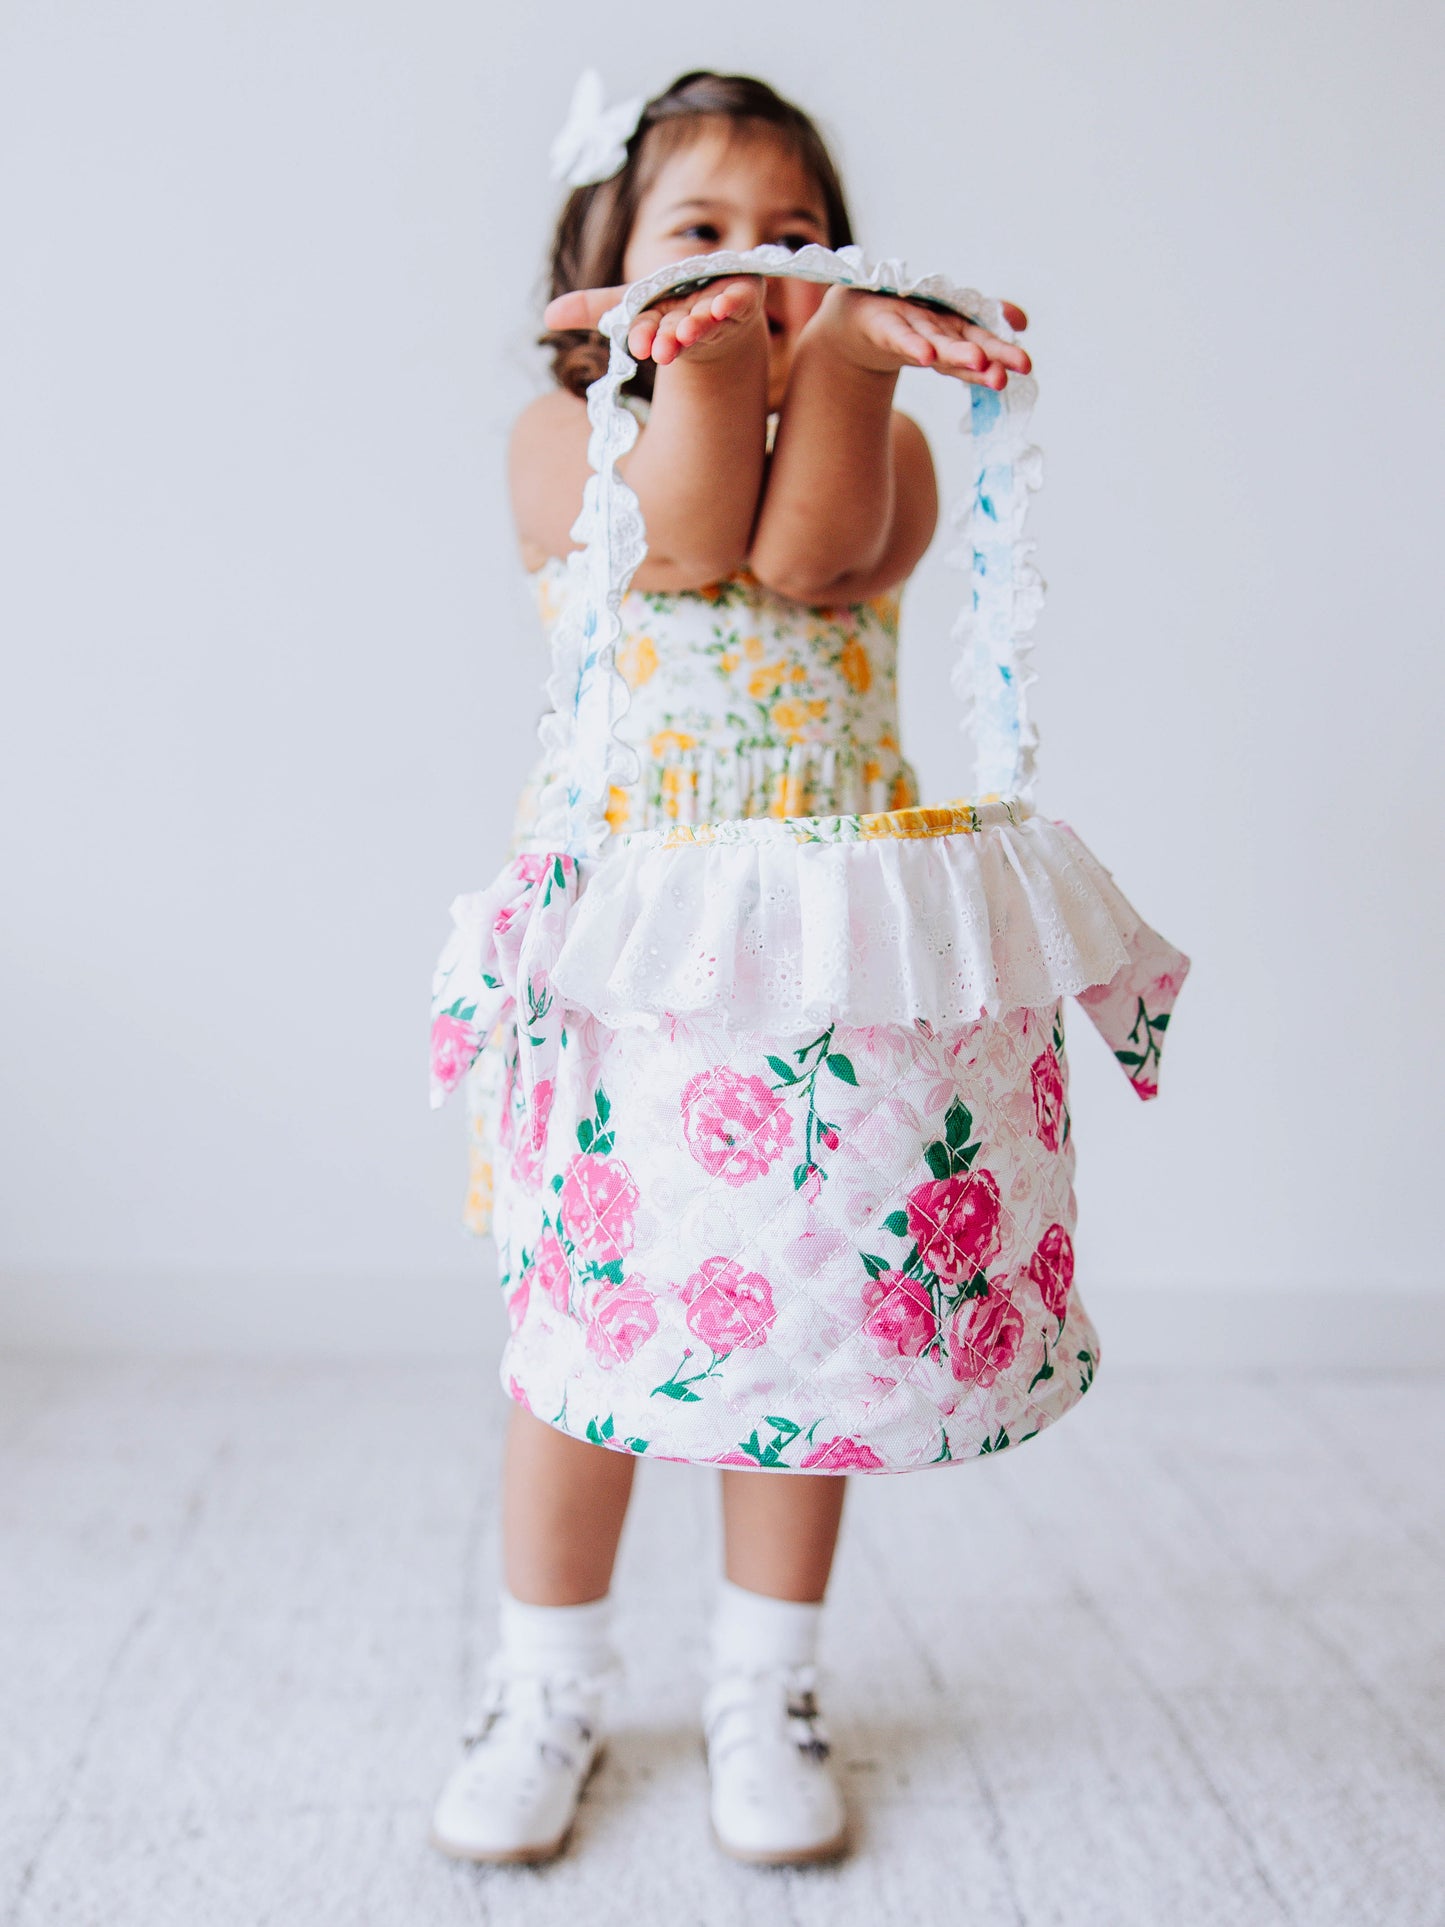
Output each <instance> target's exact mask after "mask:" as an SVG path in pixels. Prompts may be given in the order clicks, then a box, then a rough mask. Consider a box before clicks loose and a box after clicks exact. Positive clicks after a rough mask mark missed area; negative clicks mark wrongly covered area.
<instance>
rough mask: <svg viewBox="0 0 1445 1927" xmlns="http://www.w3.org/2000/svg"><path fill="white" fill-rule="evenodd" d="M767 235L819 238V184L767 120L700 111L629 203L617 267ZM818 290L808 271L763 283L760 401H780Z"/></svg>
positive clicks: (637, 271)
mask: <svg viewBox="0 0 1445 1927" xmlns="http://www.w3.org/2000/svg"><path fill="white" fill-rule="evenodd" d="M766 241H774V242H780V243H781V244H782V245H783V246H784V247H791V248H800V247H803V246H805V245H806V244H807V243H808V242H809V241H816V242H819V243H820V244H821V245H822V246H824V247H826V246H827V245H828V211H827V207H826V204H825V203H824V200H823V196H822V193H821V192H820V190H819V187H818V184H817V182H816V181H815V180H814V179H813V178H812V176H811V175H810V174H809V173H808V171H807V169H806V168H805V167H804V166H803V164H802V162H801V161H799V160H798V158H797V157H796V156H795V155H794V154H792V153H791V152H790V151H789V149H788V148H787V147H786V146H785V145H784V144H783V143H782V142H781V141H779V140H777V139H775V138H774V137H773V136H772V135H771V134H770V133H769V132H768V130H767V129H766V128H763V127H758V128H754V127H751V126H748V125H747V124H744V123H739V122H736V121H726V120H712V119H709V120H705V121H703V122H702V123H701V124H700V125H699V128H698V132H697V135H696V137H695V138H694V139H693V140H690V141H689V142H688V143H687V145H686V146H684V147H680V148H678V149H676V150H675V151H674V152H673V153H671V154H669V155H668V157H667V159H666V160H665V161H664V162H663V163H662V166H661V167H660V168H659V169H658V171H657V175H656V178H655V179H654V180H653V182H652V185H651V186H650V187H649V188H648V189H647V191H646V193H645V194H644V195H643V197H642V199H641V201H640V202H639V203H638V207H637V214H636V217H635V219H634V220H633V223H632V232H631V234H630V235H629V236H628V238H627V250H626V253H625V254H624V256H623V260H622V272H623V275H624V276H625V277H626V279H627V280H628V281H637V280H640V279H641V277H642V276H643V275H644V274H650V273H651V272H652V270H653V269H654V268H665V267H667V266H669V265H670V264H671V263H672V262H674V261H681V260H682V259H683V258H684V257H685V256H687V255H689V254H712V253H715V252H716V251H717V250H719V249H723V248H726V249H728V250H729V251H737V252H742V251H744V250H745V249H747V248H755V247H761V246H762V244H763V243H764V242H766ZM826 292H827V290H826V289H825V288H823V287H820V286H819V285H817V284H816V283H814V282H812V281H782V280H772V281H769V282H768V284H767V301H766V312H767V321H768V406H769V408H776V407H778V406H779V405H780V403H781V402H782V399H783V395H784V393H785V391H786V389H787V384H788V371H789V369H790V368H791V366H792V361H793V353H794V351H795V349H796V348H797V345H798V337H799V335H800V334H801V333H802V331H803V328H804V326H805V325H806V323H807V322H808V321H809V320H810V319H811V318H812V316H813V315H814V314H815V313H816V312H817V310H818V306H819V304H820V302H821V301H822V299H823V296H824V294H825V293H826Z"/></svg>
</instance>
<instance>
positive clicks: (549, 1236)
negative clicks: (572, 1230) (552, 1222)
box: [532, 1231, 572, 1315]
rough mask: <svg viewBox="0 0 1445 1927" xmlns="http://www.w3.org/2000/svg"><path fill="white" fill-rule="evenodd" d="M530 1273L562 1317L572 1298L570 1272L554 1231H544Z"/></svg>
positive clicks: (564, 1253)
mask: <svg viewBox="0 0 1445 1927" xmlns="http://www.w3.org/2000/svg"><path fill="white" fill-rule="evenodd" d="M532 1272H533V1276H534V1277H535V1278H536V1280H537V1283H538V1285H539V1286H540V1287H541V1289H542V1290H543V1291H544V1292H546V1294H547V1296H548V1297H549V1298H550V1299H551V1301H552V1303H553V1304H554V1305H555V1306H556V1307H557V1309H558V1311H560V1312H562V1313H563V1314H564V1315H565V1313H566V1310H567V1305H568V1301H569V1299H570V1298H571V1296H572V1272H571V1269H570V1267H569V1266H568V1263H567V1254H566V1252H565V1251H564V1250H563V1249H562V1240H561V1239H560V1238H559V1237H558V1236H557V1234H556V1232H555V1231H544V1232H543V1233H542V1236H541V1238H540V1239H539V1240H538V1242H537V1249H536V1252H535V1254H534V1256H533V1259H532Z"/></svg>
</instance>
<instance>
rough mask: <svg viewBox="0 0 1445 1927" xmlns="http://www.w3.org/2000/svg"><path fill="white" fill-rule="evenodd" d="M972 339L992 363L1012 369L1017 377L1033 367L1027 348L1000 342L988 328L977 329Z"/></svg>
mask: <svg viewBox="0 0 1445 1927" xmlns="http://www.w3.org/2000/svg"><path fill="white" fill-rule="evenodd" d="M971 339H972V340H974V341H976V342H977V343H978V345H979V347H980V348H982V349H983V351H984V354H985V355H986V356H987V358H988V359H989V360H990V361H997V362H999V363H1000V364H1001V365H1002V366H1003V367H1005V368H1011V369H1012V370H1013V371H1014V373H1015V374H1016V375H1026V374H1027V373H1028V372H1029V370H1030V369H1031V368H1032V367H1033V363H1032V361H1030V359H1029V353H1028V350H1027V348H1020V347H1019V345H1018V343H1017V342H1016V341H1000V340H999V338H998V336H997V335H991V334H990V333H989V332H988V330H987V329H986V328H979V329H975V330H973V331H972V332H971Z"/></svg>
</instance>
